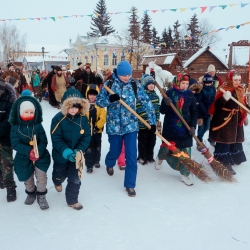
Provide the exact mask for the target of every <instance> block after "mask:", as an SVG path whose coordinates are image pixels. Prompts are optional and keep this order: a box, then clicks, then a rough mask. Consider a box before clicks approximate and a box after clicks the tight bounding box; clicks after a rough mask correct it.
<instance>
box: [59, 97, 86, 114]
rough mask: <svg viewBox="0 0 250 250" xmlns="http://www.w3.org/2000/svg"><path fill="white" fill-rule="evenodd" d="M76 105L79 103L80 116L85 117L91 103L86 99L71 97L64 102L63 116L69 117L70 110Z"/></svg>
mask: <svg viewBox="0 0 250 250" xmlns="http://www.w3.org/2000/svg"><path fill="white" fill-rule="evenodd" d="M74 103H79V104H80V105H81V108H80V114H82V115H85V114H86V113H87V112H88V111H89V107H90V104H89V101H88V100H87V99H84V98H78V97H69V98H67V99H66V100H64V102H63V104H62V107H61V112H62V114H63V115H67V113H68V108H72V107H73V104H74Z"/></svg>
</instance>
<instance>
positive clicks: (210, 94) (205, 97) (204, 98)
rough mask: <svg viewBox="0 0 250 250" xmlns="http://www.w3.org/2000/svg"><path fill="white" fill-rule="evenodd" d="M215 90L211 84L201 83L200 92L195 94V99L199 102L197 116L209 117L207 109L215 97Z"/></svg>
mask: <svg viewBox="0 0 250 250" xmlns="http://www.w3.org/2000/svg"><path fill="white" fill-rule="evenodd" d="M215 94H216V90H215V87H214V86H213V85H211V86H206V85H205V84H204V85H203V88H202V90H201V92H200V93H199V94H198V95H197V97H196V100H197V101H198V103H199V106H198V117H199V118H206V117H210V114H209V113H208V110H209V108H210V106H211V104H212V103H213V101H214V99H215Z"/></svg>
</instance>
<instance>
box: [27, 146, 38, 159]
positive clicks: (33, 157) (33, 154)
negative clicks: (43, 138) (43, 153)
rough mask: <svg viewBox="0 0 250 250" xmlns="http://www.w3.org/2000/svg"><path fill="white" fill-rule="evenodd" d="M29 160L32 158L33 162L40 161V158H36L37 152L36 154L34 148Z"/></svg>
mask: <svg viewBox="0 0 250 250" xmlns="http://www.w3.org/2000/svg"><path fill="white" fill-rule="evenodd" d="M29 158H30V160H31V161H37V160H38V159H39V158H36V156H35V152H34V149H33V148H32V149H31V150H30V156H29Z"/></svg>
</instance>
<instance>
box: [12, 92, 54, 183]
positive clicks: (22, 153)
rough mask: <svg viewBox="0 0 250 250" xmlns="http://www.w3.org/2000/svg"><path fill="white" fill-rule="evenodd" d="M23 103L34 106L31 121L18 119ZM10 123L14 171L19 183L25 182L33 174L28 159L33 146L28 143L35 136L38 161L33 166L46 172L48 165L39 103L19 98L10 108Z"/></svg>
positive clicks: (47, 153) (30, 97)
mask: <svg viewBox="0 0 250 250" xmlns="http://www.w3.org/2000/svg"><path fill="white" fill-rule="evenodd" d="M23 101H30V102H32V103H33V104H34V106H35V118H34V119H33V120H32V121H27V122H26V121H23V120H22V119H21V118H20V113H19V112H20V104H21V103H22V102H23ZM9 122H10V123H11V125H12V127H11V134H10V138H11V145H12V147H13V149H14V150H15V151H16V155H15V158H14V170H15V173H16V175H17V177H18V180H19V181H26V180H28V179H29V178H30V176H31V175H32V173H33V172H34V165H33V162H32V161H31V160H30V159H29V154H30V151H31V149H33V146H31V145H30V144H29V143H30V141H31V139H32V138H33V135H36V139H37V146H38V152H39V159H38V160H37V161H36V162H35V166H36V167H37V168H39V169H40V170H42V171H44V172H47V170H48V168H49V165H50V154H49V152H48V150H47V149H46V147H47V144H48V141H47V136H46V134H45V131H44V128H43V126H42V124H41V123H42V108H41V106H40V104H39V102H38V101H37V100H36V99H35V98H34V97H32V96H21V97H19V98H18V99H17V100H16V101H15V103H14V104H13V106H12V109H11V114H10V118H9Z"/></svg>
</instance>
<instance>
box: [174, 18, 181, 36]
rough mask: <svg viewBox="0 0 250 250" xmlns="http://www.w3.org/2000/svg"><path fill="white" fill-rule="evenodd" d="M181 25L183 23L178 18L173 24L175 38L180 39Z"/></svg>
mask: <svg viewBox="0 0 250 250" xmlns="http://www.w3.org/2000/svg"><path fill="white" fill-rule="evenodd" d="M180 26H181V24H180V23H179V21H178V20H177V21H176V22H175V23H174V25H173V27H174V40H176V41H178V39H179V38H180V32H179V31H178V29H179V27H180Z"/></svg>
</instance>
